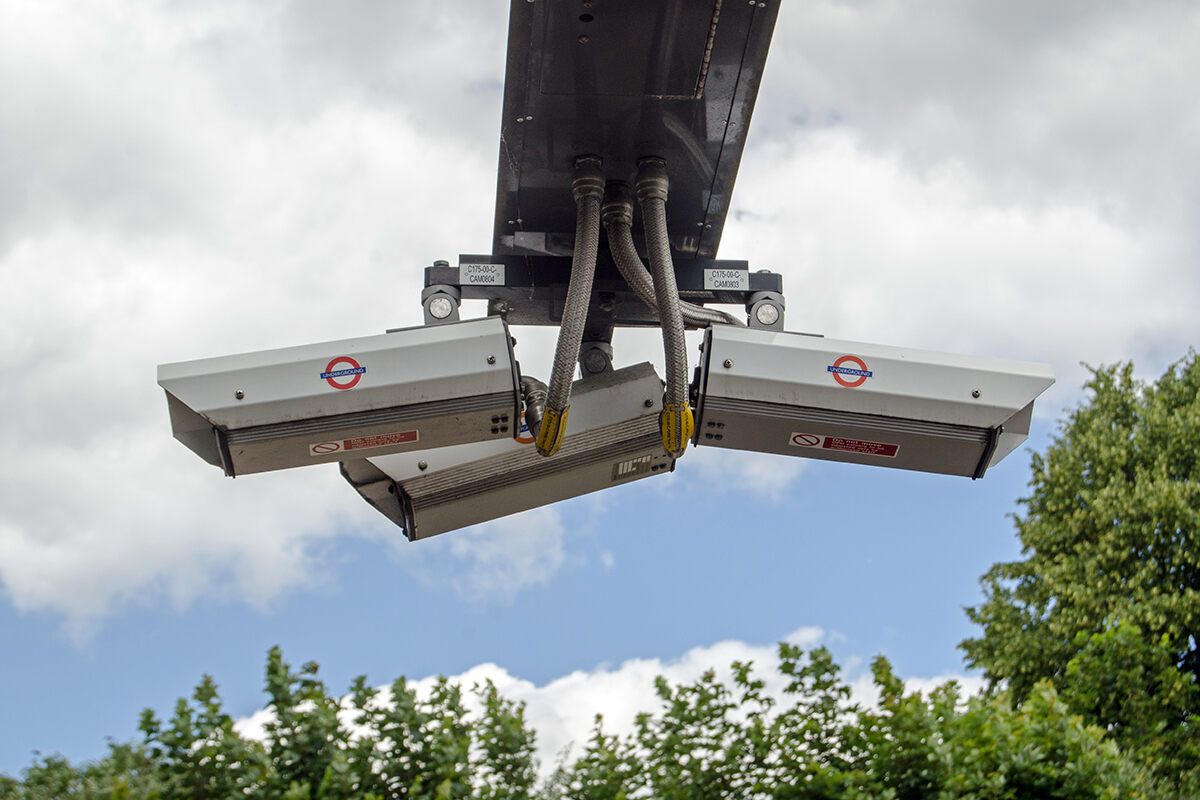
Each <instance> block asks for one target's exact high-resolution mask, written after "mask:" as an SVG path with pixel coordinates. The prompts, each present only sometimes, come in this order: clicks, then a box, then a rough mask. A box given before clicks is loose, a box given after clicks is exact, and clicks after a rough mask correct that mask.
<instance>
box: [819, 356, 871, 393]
mask: <svg viewBox="0 0 1200 800" xmlns="http://www.w3.org/2000/svg"><path fill="white" fill-rule="evenodd" d="M825 369H826V371H827V372H831V373H833V379H834V380H835V381H837V382H838V383H840V384H841V385H842V386H845V387H846V388H847V389H854V388H857V387H859V386H862V385H863V384H864V383H866V382H867V378H869V377H871V370H869V369H867V363H866V362H865V361H863V360H862V359H861V358H859V357H858V356H842V357H841V358H839V359H838V360H837V361H834V362H833V363H832V364H831V365H829V366H828V367H826V368H825Z"/></svg>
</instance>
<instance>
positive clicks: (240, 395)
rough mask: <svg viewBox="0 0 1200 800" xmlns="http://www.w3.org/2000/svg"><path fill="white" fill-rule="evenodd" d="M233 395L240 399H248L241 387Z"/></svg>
mask: <svg viewBox="0 0 1200 800" xmlns="http://www.w3.org/2000/svg"><path fill="white" fill-rule="evenodd" d="M233 396H234V397H236V398H237V399H238V400H245V399H246V393H245V392H243V391H242V390H241V389H238V390H237V391H236V392H234V393H233Z"/></svg>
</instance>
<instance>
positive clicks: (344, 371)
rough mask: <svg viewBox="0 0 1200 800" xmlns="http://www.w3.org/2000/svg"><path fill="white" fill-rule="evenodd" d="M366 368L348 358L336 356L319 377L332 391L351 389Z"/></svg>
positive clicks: (356, 384)
mask: <svg viewBox="0 0 1200 800" xmlns="http://www.w3.org/2000/svg"><path fill="white" fill-rule="evenodd" d="M366 371H367V368H366V367H364V366H362V365H361V364H359V363H358V362H357V361H355V360H354V359H353V358H351V357H350V356H338V357H337V358H335V359H333V360H332V361H330V362H329V364H328V365H326V367H325V371H324V372H322V373H321V377H322V378H323V379H324V380H325V382H326V383H328V384H329V385H330V386H332V387H333V388H334V389H353V388H354V387H355V386H358V382H359V381H360V380H362V376H363V373H364V372H366Z"/></svg>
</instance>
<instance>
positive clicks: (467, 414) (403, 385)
mask: <svg viewBox="0 0 1200 800" xmlns="http://www.w3.org/2000/svg"><path fill="white" fill-rule="evenodd" d="M158 384H159V386H161V387H162V388H163V390H164V391H166V394H167V405H168V408H169V410H170V415H171V428H172V431H173V432H174V434H175V438H176V439H178V440H179V441H181V442H183V443H184V444H185V445H187V447H188V448H190V449H191V450H192V451H194V452H195V453H197V454H198V455H199V456H200V457H201V458H203V459H204V460H205V461H207V462H208V463H210V464H214V465H216V466H219V467H222V468H223V469H224V470H225V473H226V474H227V475H229V476H236V475H244V474H247V473H254V472H266V471H269V470H276V469H287V468H289V467H300V466H306V465H309V464H321V463H325V462H330V461H341V460H343V459H345V458H346V457H347V456H348V455H358V454H360V453H361V454H364V455H365V454H381V453H393V452H399V451H403V450H418V449H419V450H425V449H428V448H431V447H442V446H445V445H455V444H461V443H463V442H478V441H484V440H488V439H507V440H509V441H511V440H512V438H513V436H514V435H515V434H516V431H517V420H518V418H519V414H520V408H521V407H520V391H519V388H518V387H519V379H518V372H517V364H516V361H515V360H514V358H513V352H512V339H511V337H510V336H509V333H508V327H507V325H506V324H505V323H504V322H503V321H502V320H501V319H500V318H499V317H488V318H485V319H478V320H471V321H468V322H457V323H451V324H445V325H433V326H428V327H418V328H406V329H401V330H397V331H393V332H389V333H385V334H381V335H376V336H366V337H361V338H356V339H343V340H340V341H334V342H323V343H321V344H310V345H302V346H299V347H286V348H282V349H278V350H265V351H260V352H256V353H243V354H240V355H232V356H222V357H218V358H205V359H201V360H198V361H186V362H180V363H175V364H162V365H160V366H159V368H158Z"/></svg>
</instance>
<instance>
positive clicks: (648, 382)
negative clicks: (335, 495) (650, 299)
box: [341, 363, 675, 540]
mask: <svg viewBox="0 0 1200 800" xmlns="http://www.w3.org/2000/svg"><path fill="white" fill-rule="evenodd" d="M662 392H663V384H662V380H661V379H660V378H659V377H658V375H657V374H656V373H655V372H654V368H653V367H652V366H651V365H650V364H645V363H643V364H637V365H635V366H631V367H626V368H624V369H619V370H616V371H614V372H605V373H601V374H598V375H592V376H589V377H587V378H584V379H583V380H580V381H576V382H575V383H574V384H573V386H572V389H571V412H570V417H569V420H568V427H567V434H566V439H565V440H564V442H563V446H562V449H561V450H559V452H558V453H556V454H555V455H554V456H552V457H550V458H546V457H543V456H541V455H539V454H538V452H537V450H536V449H535V448H534V446H533V435H532V434H531V433H530V432H529V431H528V430H524V431H521V432H520V435H519V437H518V438H517V439H516V440H512V439H510V440H507V441H494V442H480V443H477V444H464V445H458V446H455V447H443V448H440V449H437V450H422V451H419V452H407V453H397V454H393V455H383V456H370V457H368V458H364V459H357V460H352V461H344V462H343V463H342V466H341V469H342V475H343V476H344V477H345V478H346V480H347V481H349V482H350V484H351V485H353V486H354V488H355V489H357V490H358V492H359V494H361V495H362V496H363V497H364V498H365V499H366V500H367V502H369V503H370V504H371V505H373V506H374V507H375V508H377V509H378V510H379V511H380V512H381V513H383V514H384V516H386V517H387V518H388V519H390V520H391V521H392V522H394V523H396V524H397V525H399V526H400V527H402V528H404V533H405V535H406V536H407V537H408V538H409V539H410V540H416V539H426V538H428V537H430V536H434V535H436V534H439V533H446V532H447V531H452V530H457V529H458V528H465V527H467V526H468V525H475V524H477V523H480V522H486V521H487V520H492V519H497V518H498V517H504V516H507V515H509V514H515V513H517V512H518V511H526V510H528V509H531V508H537V507H538V506H543V505H547V504H549V503H554V502H557V501H559V500H566V499H568V498H571V497H578V496H579V495H583V494H588V493H590V492H595V491H599V490H600V489H607V488H609V487H611V486H617V485H619V484H624V483H629V482H631V481H635V480H638V479H641V478H646V477H650V476H652V475H660V474H665V473H667V472H670V471H671V470H672V469H674V465H675V460H674V459H673V458H671V457H670V456H669V455H667V453H666V451H665V450H664V449H663V443H662V434H661V433H660V431H659V427H658V412H659V408H660V406H661V401H662Z"/></svg>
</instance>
